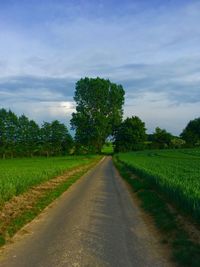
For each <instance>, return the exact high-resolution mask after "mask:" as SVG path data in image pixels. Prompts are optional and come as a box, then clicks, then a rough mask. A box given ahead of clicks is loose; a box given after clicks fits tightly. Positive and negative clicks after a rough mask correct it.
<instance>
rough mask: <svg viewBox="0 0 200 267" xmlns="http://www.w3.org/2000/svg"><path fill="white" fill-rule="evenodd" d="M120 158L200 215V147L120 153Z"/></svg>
mask: <svg viewBox="0 0 200 267" xmlns="http://www.w3.org/2000/svg"><path fill="white" fill-rule="evenodd" d="M117 158H118V159H119V160H120V161H122V162H123V163H125V164H127V165H128V166H129V167H131V168H132V170H133V171H134V172H135V173H136V174H138V175H139V176H141V177H143V178H145V179H146V180H147V181H149V182H150V183H152V184H154V185H155V186H156V187H157V188H158V189H159V190H160V192H162V193H164V194H165V196H167V197H168V198H170V199H171V200H172V201H173V202H174V203H176V204H177V205H178V207H180V208H181V209H183V210H184V211H186V212H188V213H190V214H191V215H192V216H194V217H195V218H197V219H198V220H199V219H200V150H199V149H185V150H152V151H143V152H131V153H120V154H118V155H117Z"/></svg>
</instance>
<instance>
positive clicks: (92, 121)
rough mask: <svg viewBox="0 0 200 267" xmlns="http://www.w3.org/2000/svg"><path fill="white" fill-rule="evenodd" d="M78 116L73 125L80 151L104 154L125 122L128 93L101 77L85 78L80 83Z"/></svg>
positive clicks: (73, 117)
mask: <svg viewBox="0 0 200 267" xmlns="http://www.w3.org/2000/svg"><path fill="white" fill-rule="evenodd" d="M74 100H75V101H76V113H73V114H72V119H71V125H72V128H73V129H74V130H76V135H75V141H76V143H77V149H78V148H80V147H81V146H85V147H86V150H87V151H92V152H101V148H102V146H103V145H104V143H105V140H106V138H107V137H108V136H109V135H111V134H112V133H113V132H114V130H115V128H116V127H117V126H118V125H119V124H120V123H121V120H122V115H123V110H122V105H123V104H124V90H123V87H122V86H121V85H116V84H114V83H111V82H110V81H109V80H104V79H100V78H96V79H92V78H84V79H81V80H79V81H78V82H77V83H76V90H75V96H74Z"/></svg>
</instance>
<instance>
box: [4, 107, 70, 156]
mask: <svg viewBox="0 0 200 267" xmlns="http://www.w3.org/2000/svg"><path fill="white" fill-rule="evenodd" d="M72 146H73V139H72V137H71V135H70V134H69V132H68V130H67V127H66V126H65V125H64V124H62V123H60V122H59V121H57V120H55V121H53V122H51V123H48V122H44V124H43V125H42V127H41V128H40V127H39V126H38V125H37V123H36V122H35V121H33V120H29V119H28V118H27V117H26V116H25V115H22V116H20V117H17V116H16V115H15V114H14V113H13V112H12V111H10V110H9V111H6V110H5V109H0V156H1V157H3V158H6V157H16V156H33V155H47V156H48V155H61V154H67V153H69V151H70V149H71V148H72Z"/></svg>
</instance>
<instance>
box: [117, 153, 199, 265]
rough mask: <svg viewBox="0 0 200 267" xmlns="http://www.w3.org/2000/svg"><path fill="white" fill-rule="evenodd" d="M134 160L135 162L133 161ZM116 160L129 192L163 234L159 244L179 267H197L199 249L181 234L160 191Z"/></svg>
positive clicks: (186, 235)
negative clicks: (166, 248) (169, 251)
mask: <svg viewBox="0 0 200 267" xmlns="http://www.w3.org/2000/svg"><path fill="white" fill-rule="evenodd" d="M143 153H145V152H143ZM146 153H149V152H146ZM156 153H157V152H156ZM161 153H164V152H161ZM171 153H172V152H171V151H167V152H166V155H167V154H168V156H170V154H171ZM183 153H184V152H183ZM190 153H192V151H190ZM190 153H189V154H190ZM195 153H196V152H195ZM136 154H138V153H136ZM186 154H188V153H186ZM189 154H188V155H189ZM197 154H198V153H197ZM143 155H144V154H143ZM190 155H191V154H190ZM193 155H194V154H193V153H192V156H193ZM129 156H130V155H129ZM133 158H134V159H135V157H133ZM119 159H121V157H116V156H115V157H114V162H115V165H116V167H117V168H118V170H119V171H120V174H121V176H122V177H123V178H124V179H125V180H126V181H127V182H128V183H129V184H130V185H131V187H132V190H133V191H134V193H135V194H136V195H137V196H138V198H139V199H140V200H141V206H142V208H143V209H144V210H145V211H146V212H148V213H149V214H150V215H151V216H152V217H153V219H154V222H155V225H156V226H157V227H158V228H159V229H160V231H161V232H162V233H163V240H162V243H163V244H168V245H170V246H171V247H172V257H173V259H174V260H175V261H176V263H178V264H179V265H180V266H185V267H186V266H187V267H189V266H190V267H199V262H200V245H199V244H198V243H196V242H194V241H192V240H191V239H190V237H189V236H188V234H187V233H186V232H185V231H184V230H183V228H182V226H181V225H180V223H179V222H178V220H177V217H176V213H174V212H172V211H171V209H170V208H169V206H168V202H167V201H166V198H165V197H164V195H163V194H162V193H161V191H160V190H159V187H157V185H156V184H155V183H154V182H152V179H148V176H146V175H144V176H142V177H141V176H135V175H133V172H134V170H133V168H132V165H130V162H128V164H126V163H124V162H123V161H121V160H119ZM136 162H137V160H136ZM158 171H159V168H158Z"/></svg>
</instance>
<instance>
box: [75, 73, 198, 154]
mask: <svg viewBox="0 0 200 267" xmlns="http://www.w3.org/2000/svg"><path fill="white" fill-rule="evenodd" d="M124 95H125V91H124V89H123V87H122V85H117V84H114V83H111V82H110V81H109V80H105V79H100V78H98V77H97V78H87V77H86V78H84V79H81V80H79V81H78V82H77V83H76V88H75V97H74V100H75V102H76V112H74V113H73V114H72V120H71V125H72V127H73V129H74V130H75V131H76V134H75V143H76V146H77V149H79V150H80V149H82V150H85V151H87V152H89V151H92V152H100V151H101V148H102V146H103V144H104V143H105V142H106V139H107V138H109V137H110V138H112V141H113V144H114V149H115V152H120V151H132V150H141V149H164V148H181V147H196V146H200V118H197V119H195V120H192V121H190V122H189V123H188V125H187V126H186V128H185V129H184V130H183V132H182V133H181V135H180V136H173V135H172V134H171V133H169V132H167V131H166V130H165V129H161V128H159V127H157V128H156V129H155V132H154V133H153V134H147V133H146V128H145V123H144V122H143V121H142V120H141V119H140V118H139V117H137V116H135V117H134V116H133V117H130V118H126V119H125V120H123V104H124Z"/></svg>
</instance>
